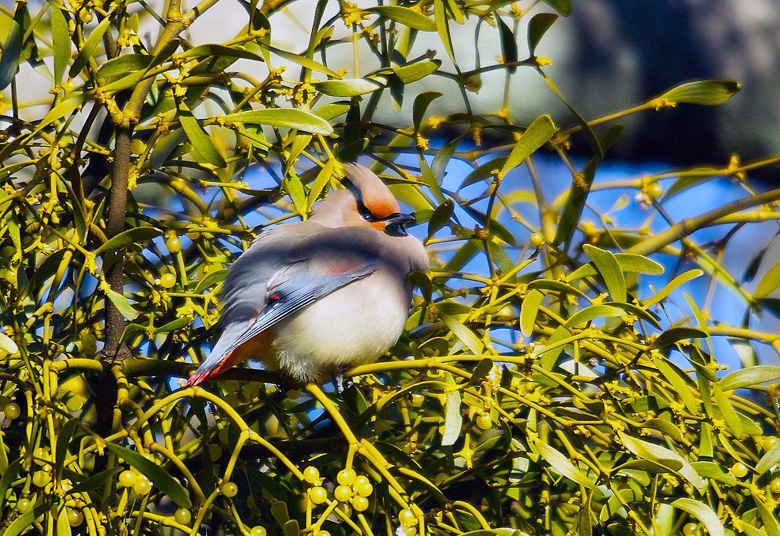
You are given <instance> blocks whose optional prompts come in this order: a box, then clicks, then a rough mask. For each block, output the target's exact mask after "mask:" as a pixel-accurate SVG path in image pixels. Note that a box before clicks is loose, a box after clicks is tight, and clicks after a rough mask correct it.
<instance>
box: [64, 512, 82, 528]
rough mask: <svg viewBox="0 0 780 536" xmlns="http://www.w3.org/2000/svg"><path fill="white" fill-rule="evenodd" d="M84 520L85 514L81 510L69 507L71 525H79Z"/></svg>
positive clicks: (69, 522)
mask: <svg viewBox="0 0 780 536" xmlns="http://www.w3.org/2000/svg"><path fill="white" fill-rule="evenodd" d="M83 522H84V514H82V513H81V510H76V509H74V508H68V524H69V525H70V526H71V527H78V526H79V525H81V524H82V523H83Z"/></svg>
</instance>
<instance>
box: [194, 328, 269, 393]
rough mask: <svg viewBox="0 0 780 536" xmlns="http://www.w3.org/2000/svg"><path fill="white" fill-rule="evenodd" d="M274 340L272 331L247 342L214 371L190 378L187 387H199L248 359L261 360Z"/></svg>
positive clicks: (223, 360) (231, 353)
mask: <svg viewBox="0 0 780 536" xmlns="http://www.w3.org/2000/svg"><path fill="white" fill-rule="evenodd" d="M273 340H274V334H273V333H272V332H270V331H264V332H262V333H260V334H259V335H257V336H256V337H253V338H252V339H249V340H248V341H247V342H245V343H244V344H242V345H241V346H239V347H238V348H236V349H235V350H233V351H232V352H230V353H229V354H227V355H226V356H225V357H224V358H222V361H221V362H220V363H219V364H218V365H217V366H216V367H214V368H213V369H212V370H207V371H204V372H201V373H199V374H193V375H192V376H190V377H189V379H188V380H187V387H190V386H192V385H199V384H201V383H203V382H204V381H206V380H208V379H210V378H213V377H215V376H219V375H220V374H222V373H223V372H225V371H226V370H228V369H230V368H233V367H234V366H236V365H238V364H239V363H242V362H243V361H245V360H247V359H259V358H261V357H262V356H263V354H264V353H265V351H266V350H268V348H269V347H270V346H271V343H272V342H273Z"/></svg>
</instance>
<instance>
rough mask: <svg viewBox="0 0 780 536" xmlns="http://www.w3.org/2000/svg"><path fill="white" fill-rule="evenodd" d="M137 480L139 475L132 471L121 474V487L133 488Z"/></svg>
mask: <svg viewBox="0 0 780 536" xmlns="http://www.w3.org/2000/svg"><path fill="white" fill-rule="evenodd" d="M136 480H138V475H137V474H135V473H134V472H132V471H130V470H127V471H122V472H121V473H120V474H119V485H120V486H122V487H124V488H132V487H133V486H134V485H135V482H136Z"/></svg>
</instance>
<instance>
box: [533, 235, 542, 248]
mask: <svg viewBox="0 0 780 536" xmlns="http://www.w3.org/2000/svg"><path fill="white" fill-rule="evenodd" d="M530 242H531V245H532V246H533V247H535V248H540V247H542V246H543V245H544V236H542V233H534V234H532V235H531V239H530Z"/></svg>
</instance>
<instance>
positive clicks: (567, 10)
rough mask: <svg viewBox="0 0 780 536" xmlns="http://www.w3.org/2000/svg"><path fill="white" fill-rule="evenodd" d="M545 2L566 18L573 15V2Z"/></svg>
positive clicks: (545, 0) (548, 0) (551, 0)
mask: <svg viewBox="0 0 780 536" xmlns="http://www.w3.org/2000/svg"><path fill="white" fill-rule="evenodd" d="M544 2H545V3H546V4H547V5H548V6H550V7H552V8H553V9H554V10H555V11H557V12H558V13H560V14H561V15H563V16H564V17H568V16H569V15H571V0H544Z"/></svg>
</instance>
